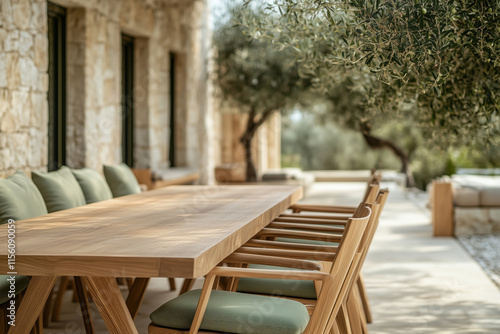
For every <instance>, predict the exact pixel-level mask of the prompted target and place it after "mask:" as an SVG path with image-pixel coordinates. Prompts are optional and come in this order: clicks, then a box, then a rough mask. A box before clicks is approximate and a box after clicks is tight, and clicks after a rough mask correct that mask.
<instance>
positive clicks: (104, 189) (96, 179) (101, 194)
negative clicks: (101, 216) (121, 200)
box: [71, 168, 113, 204]
mask: <svg viewBox="0 0 500 334" xmlns="http://www.w3.org/2000/svg"><path fill="white" fill-rule="evenodd" d="M71 172H72V173H73V175H74V176H75V178H76V180H77V181H78V183H79V184H80V187H81V188H82V191H83V195H84V196H85V202H86V203H87V204H90V203H95V202H100V201H105V200H108V199H112V198H113V194H112V193H111V189H109V186H108V184H107V183H106V180H105V179H104V177H103V176H102V175H101V174H99V172H97V171H96V170H95V169H92V168H82V169H72V170H71Z"/></svg>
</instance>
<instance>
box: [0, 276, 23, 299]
mask: <svg viewBox="0 0 500 334" xmlns="http://www.w3.org/2000/svg"><path fill="white" fill-rule="evenodd" d="M8 278H10V276H6V275H0V304H3V303H5V302H6V301H8V300H9V291H10V282H9V281H7V279H8ZM15 281H16V295H17V294H18V293H19V292H21V291H23V290H24V289H26V288H27V287H28V284H29V283H30V280H29V279H28V277H26V276H15Z"/></svg>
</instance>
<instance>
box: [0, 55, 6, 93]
mask: <svg viewBox="0 0 500 334" xmlns="http://www.w3.org/2000/svg"><path fill="white" fill-rule="evenodd" d="M0 52H1V51H0ZM0 87H7V69H6V59H5V57H0Z"/></svg>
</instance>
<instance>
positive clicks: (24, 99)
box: [11, 91, 34, 127]
mask: <svg viewBox="0 0 500 334" xmlns="http://www.w3.org/2000/svg"><path fill="white" fill-rule="evenodd" d="M30 95H31V94H30V92H27V91H14V92H12V94H11V96H12V106H11V113H12V115H13V116H14V117H15V118H16V119H17V121H18V125H19V126H20V127H29V124H30V118H31V114H32V113H33V111H34V110H33V107H34V106H33V104H32V103H31V96H30Z"/></svg>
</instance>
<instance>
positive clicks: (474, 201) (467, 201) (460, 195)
mask: <svg viewBox="0 0 500 334" xmlns="http://www.w3.org/2000/svg"><path fill="white" fill-rule="evenodd" d="M479 195H480V191H479V190H478V189H474V188H465V187H464V188H458V189H455V190H454V194H453V203H454V204H455V205H456V206H462V207H477V206H479V204H480V199H479Z"/></svg>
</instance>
